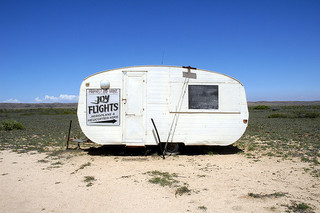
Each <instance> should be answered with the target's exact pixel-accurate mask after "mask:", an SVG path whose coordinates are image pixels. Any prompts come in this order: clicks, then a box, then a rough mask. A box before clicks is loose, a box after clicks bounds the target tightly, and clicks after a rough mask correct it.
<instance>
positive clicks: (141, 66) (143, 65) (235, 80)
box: [84, 65, 243, 86]
mask: <svg viewBox="0 0 320 213" xmlns="http://www.w3.org/2000/svg"><path fill="white" fill-rule="evenodd" d="M133 67H134V68H136V67H175V68H184V67H182V66H171V65H141V66H130V67H120V68H115V69H111V70H104V71H101V72H97V73H95V74H92V75H90V76H88V77H86V78H85V79H84V80H86V79H88V78H90V77H92V76H95V75H98V74H101V73H104V72H110V71H114V70H119V69H128V68H133ZM196 70H200V71H205V72H211V73H216V74H219V75H224V76H227V77H229V78H232V79H233V80H235V81H237V82H238V83H239V84H241V85H242V86H243V84H242V83H241V82H240V81H239V80H237V79H235V78H233V77H231V76H229V75H225V74H222V73H218V72H214V71H209V70H203V69H198V68H197V69H196Z"/></svg>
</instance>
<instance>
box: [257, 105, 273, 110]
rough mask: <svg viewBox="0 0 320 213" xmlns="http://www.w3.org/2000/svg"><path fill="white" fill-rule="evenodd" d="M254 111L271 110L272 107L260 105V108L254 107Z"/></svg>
mask: <svg viewBox="0 0 320 213" xmlns="http://www.w3.org/2000/svg"><path fill="white" fill-rule="evenodd" d="M253 109H254V110H269V109H270V107H269V106H266V105H258V106H255V107H253Z"/></svg>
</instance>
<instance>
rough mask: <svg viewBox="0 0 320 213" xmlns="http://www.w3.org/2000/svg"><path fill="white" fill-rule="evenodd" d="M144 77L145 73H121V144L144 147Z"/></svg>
mask: <svg viewBox="0 0 320 213" xmlns="http://www.w3.org/2000/svg"><path fill="white" fill-rule="evenodd" d="M146 75H147V72H136V71H134V72H133V71H132V72H130V71H127V72H123V81H124V82H123V86H124V92H123V102H122V103H123V110H124V111H123V115H124V118H123V131H122V132H123V135H122V138H123V142H125V143H126V144H127V145H137V146H138V145H144V144H145V138H146V132H145V128H146V123H145V118H146V116H145V115H146Z"/></svg>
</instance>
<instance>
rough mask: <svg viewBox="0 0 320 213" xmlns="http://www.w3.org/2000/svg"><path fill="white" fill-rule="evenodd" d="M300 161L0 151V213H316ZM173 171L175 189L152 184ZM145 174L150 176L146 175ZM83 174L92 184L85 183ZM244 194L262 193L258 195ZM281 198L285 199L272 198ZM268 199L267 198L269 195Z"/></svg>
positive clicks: (312, 186)
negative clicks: (295, 209) (302, 208)
mask: <svg viewBox="0 0 320 213" xmlns="http://www.w3.org/2000/svg"><path fill="white" fill-rule="evenodd" d="M309 167H310V165H309V164H307V163H303V162H301V161H299V160H296V161H295V160H281V159H278V158H274V157H272V158H267V157H264V158H260V161H257V162H256V161H255V160H254V159H248V158H247V157H246V156H245V155H242V154H230V155H181V156H175V157H174V156H170V157H167V158H166V159H165V160H163V159H161V158H160V157H159V156H147V157H144V156H93V155H89V154H88V153H86V152H70V153H64V154H63V155H62V156H60V155H59V156H52V157H48V156H47V155H46V154H38V153H31V152H29V153H24V154H17V153H14V152H11V151H9V150H2V151H0V187H1V190H0V211H1V212H117V213H118V212H161V213H163V212H285V211H286V210H287V206H292V205H293V204H294V203H307V204H308V205H309V206H312V207H313V211H314V212H320V182H319V178H316V177H312V176H311V175H310V173H309V172H305V169H306V168H309ZM155 170H157V171H160V172H168V173H170V174H172V173H176V174H177V177H173V178H174V179H175V180H177V181H178V182H177V184H178V185H179V186H183V185H184V186H187V188H188V189H190V190H191V192H189V193H184V194H182V195H179V194H176V190H177V188H178V187H177V186H171V187H169V186H161V185H159V184H153V183H150V182H149V180H150V179H152V178H153V176H152V175H151V174H150V172H151V171H155ZM148 172H149V173H148ZM86 176H92V177H93V178H94V180H93V181H89V182H85V177H86ZM249 193H254V194H261V195H265V196H262V197H261V198H254V197H252V196H249ZM275 193H280V194H282V193H285V194H284V196H280V197H277V196H271V195H272V194H275ZM268 195H270V196H268Z"/></svg>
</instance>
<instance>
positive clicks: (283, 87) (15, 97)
mask: <svg viewBox="0 0 320 213" xmlns="http://www.w3.org/2000/svg"><path fill="white" fill-rule="evenodd" d="M319 11H320V1H318V0H255V1H246V0H243V1H238V0H233V1H232V0H219V1H216V0H207V1H206V0H194V1H188V0H184V1H174V0H169V1H167V0H159V1H152V0H146V1H139V0H134V1H122V0H112V1H107V0H105V1H98V0H90V1H89V0H87V1H81V0H77V1H73V0H45V1H43V0H28V1H26V0H0V76H1V78H0V79H1V84H0V102H23V103H25V102H35V103H36V102H76V100H77V96H78V93H79V87H80V84H81V82H82V81H83V79H84V78H85V77H87V76H89V75H91V74H94V73H97V72H100V71H103V70H109V69H113V68H120V67H126V66H133V65H160V64H161V63H162V60H163V64H164V65H176V66H188V65H191V66H194V67H197V68H200V69H205V70H211V71H216V72H219V73H223V74H227V75H230V76H232V77H235V78H237V79H238V80H240V81H241V82H242V83H243V84H244V86H245V88H246V93H247V99H248V100H249V101H312V100H320V83H319V81H320V12H319Z"/></svg>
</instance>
